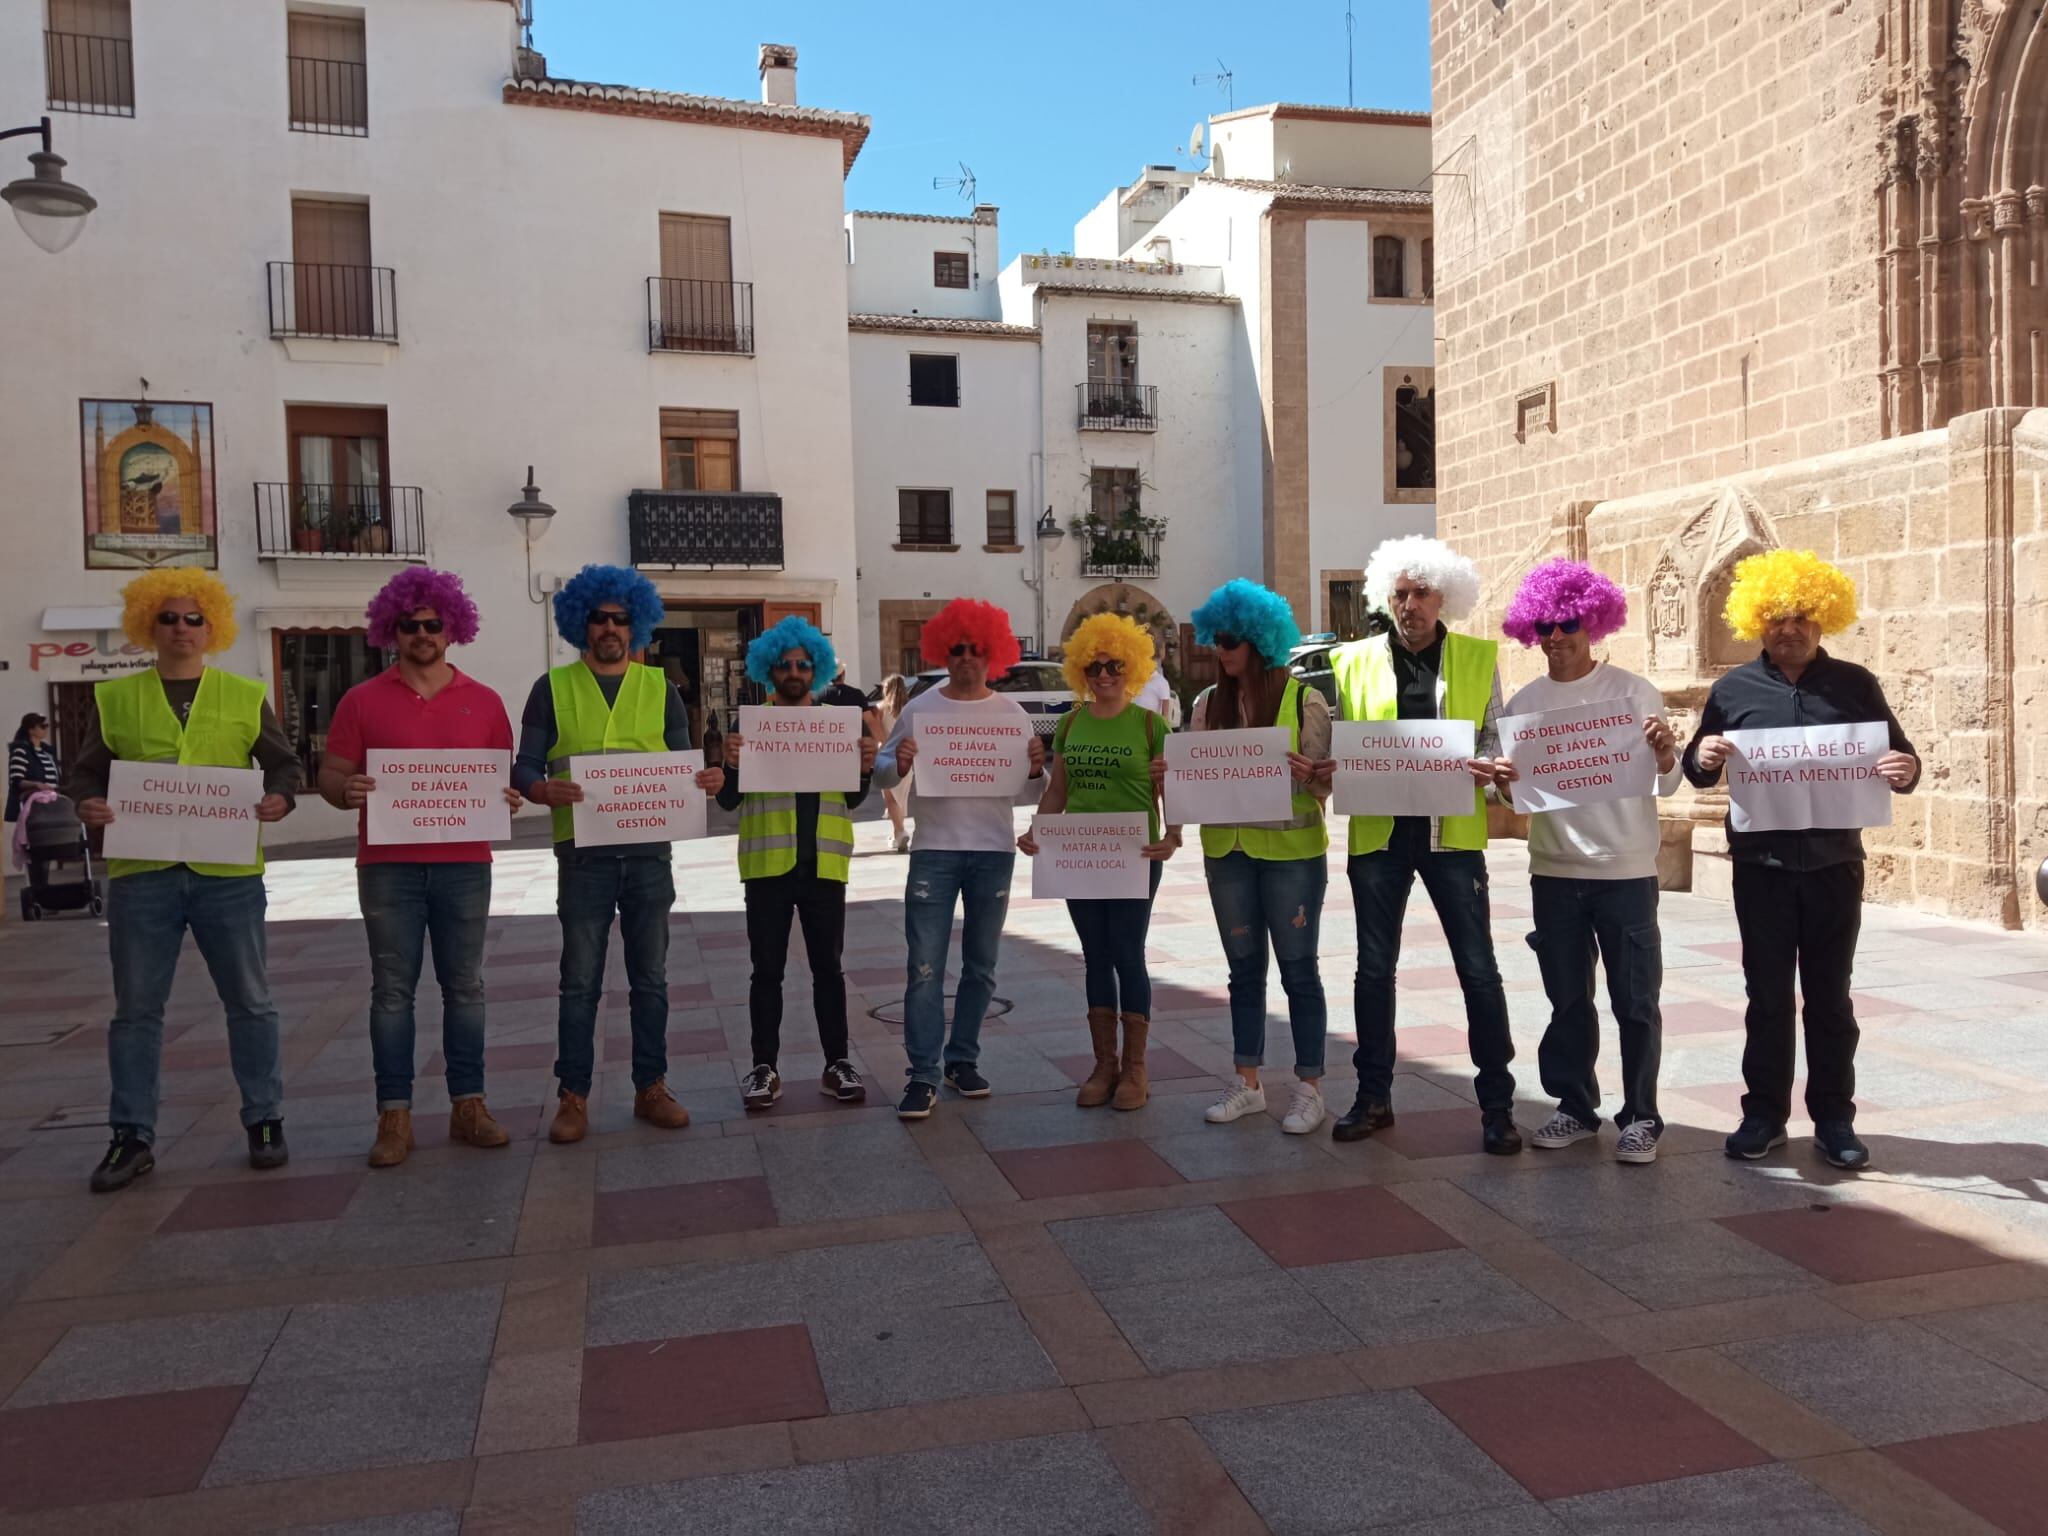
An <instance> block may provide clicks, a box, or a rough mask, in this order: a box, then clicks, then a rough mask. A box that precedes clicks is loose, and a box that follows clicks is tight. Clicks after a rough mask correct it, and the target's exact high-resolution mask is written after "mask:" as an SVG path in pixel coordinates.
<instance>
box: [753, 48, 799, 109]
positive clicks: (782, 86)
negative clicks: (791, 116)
mask: <svg viewBox="0 0 2048 1536" xmlns="http://www.w3.org/2000/svg"><path fill="white" fill-rule="evenodd" d="M761 100H763V101H764V102H766V103H767V104H768V105H769V106H771V107H793V106H795V105H796V50H795V49H794V48H792V47H790V46H789V44H787V43H763V44H762V45H761Z"/></svg>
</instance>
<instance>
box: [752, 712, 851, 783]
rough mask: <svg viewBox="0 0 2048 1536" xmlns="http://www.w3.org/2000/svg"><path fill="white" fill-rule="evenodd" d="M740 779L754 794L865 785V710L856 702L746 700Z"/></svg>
mask: <svg viewBox="0 0 2048 1536" xmlns="http://www.w3.org/2000/svg"><path fill="white" fill-rule="evenodd" d="M740 783H741V784H742V785H743V786H744V787H745V789H746V791H747V793H748V794H750V795H807V794H815V793H817V792H819V791H821V790H828V789H836V790H842V791H846V792H851V791H853V790H856V789H859V788H860V711H859V710H858V709H855V708H854V707H853V706H852V705H851V704H794V705H792V704H742V705H741V706H740Z"/></svg>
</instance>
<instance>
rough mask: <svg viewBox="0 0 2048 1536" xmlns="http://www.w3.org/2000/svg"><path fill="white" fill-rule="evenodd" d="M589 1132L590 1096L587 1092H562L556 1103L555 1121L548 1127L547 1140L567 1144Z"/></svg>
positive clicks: (562, 1144)
mask: <svg viewBox="0 0 2048 1536" xmlns="http://www.w3.org/2000/svg"><path fill="white" fill-rule="evenodd" d="M589 1134H590V1098H589V1096H588V1095H587V1094H581V1093H564V1094H563V1095H562V1096H561V1098H560V1099H559V1100H558V1101H557V1103H556V1108H555V1123H554V1124H553V1125H551V1126H549V1127H548V1140H549V1141H552V1142H553V1143H555V1145H556V1146H567V1145H568V1144H569V1143H570V1142H572V1141H581V1140H582V1139H583V1138H584V1137H585V1136H587V1135H589Z"/></svg>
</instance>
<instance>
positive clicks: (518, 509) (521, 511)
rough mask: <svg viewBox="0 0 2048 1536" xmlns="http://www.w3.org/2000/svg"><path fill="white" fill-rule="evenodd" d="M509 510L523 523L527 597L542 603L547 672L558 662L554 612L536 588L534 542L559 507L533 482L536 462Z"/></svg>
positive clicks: (542, 656) (544, 667) (542, 654)
mask: <svg viewBox="0 0 2048 1536" xmlns="http://www.w3.org/2000/svg"><path fill="white" fill-rule="evenodd" d="M505 514H506V516H508V517H511V518H513V519H514V520H516V521H517V522H518V524H519V532H520V536H521V540H522V542H523V543H524V544H525V546H526V600H527V601H528V602H529V603H538V604H540V637H541V638H540V665H541V670H542V671H543V672H545V671H546V670H547V669H548V668H549V667H550V666H551V665H553V663H554V659H555V640H554V616H553V614H552V613H551V612H550V611H549V608H548V599H547V594H546V593H545V592H536V591H534V588H533V546H534V545H535V544H537V543H539V542H540V541H541V539H542V538H544V537H545V536H546V534H547V531H548V528H549V527H550V526H551V525H552V524H553V522H554V520H555V509H554V508H553V507H551V506H549V505H548V504H547V503H546V502H544V501H542V500H541V499H540V487H539V486H537V485H535V484H534V483H533V466H532V465H531V464H529V465H527V466H526V488H525V489H524V490H523V491H521V492H520V495H519V499H518V500H517V501H515V502H513V503H512V505H511V506H509V507H507V508H506V509H505Z"/></svg>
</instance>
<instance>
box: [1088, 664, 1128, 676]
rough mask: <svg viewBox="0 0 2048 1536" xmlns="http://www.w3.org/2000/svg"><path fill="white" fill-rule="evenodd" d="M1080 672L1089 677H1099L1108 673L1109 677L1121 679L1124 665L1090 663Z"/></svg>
mask: <svg viewBox="0 0 2048 1536" xmlns="http://www.w3.org/2000/svg"><path fill="white" fill-rule="evenodd" d="M1081 670H1082V671H1083V672H1086V673H1087V674H1088V675H1089V676H1090V677H1100V676H1102V675H1103V674H1104V673H1108V674H1109V675H1110V676H1111V677H1122V676H1123V675H1124V664H1123V663H1122V662H1120V661H1091V662H1089V663H1088V665H1087V666H1085V667H1083V668H1082V669H1081Z"/></svg>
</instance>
